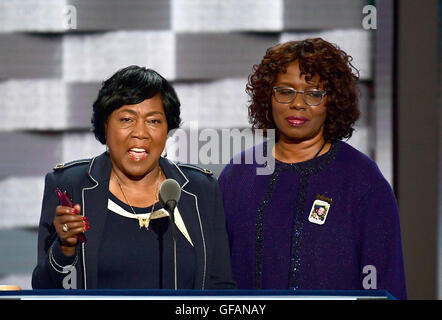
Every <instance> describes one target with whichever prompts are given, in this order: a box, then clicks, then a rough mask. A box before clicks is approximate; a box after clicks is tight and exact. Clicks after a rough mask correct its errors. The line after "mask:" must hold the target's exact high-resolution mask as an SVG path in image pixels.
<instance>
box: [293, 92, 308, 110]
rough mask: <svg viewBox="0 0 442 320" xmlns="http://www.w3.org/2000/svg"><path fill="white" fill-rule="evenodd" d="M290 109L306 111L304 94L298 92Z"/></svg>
mask: <svg viewBox="0 0 442 320" xmlns="http://www.w3.org/2000/svg"><path fill="white" fill-rule="evenodd" d="M289 108H290V109H296V110H299V109H306V108H307V105H306V104H305V101H304V97H303V93H302V92H301V93H300V92H297V93H296V97H295V99H293V101H292V103H290V105H289Z"/></svg>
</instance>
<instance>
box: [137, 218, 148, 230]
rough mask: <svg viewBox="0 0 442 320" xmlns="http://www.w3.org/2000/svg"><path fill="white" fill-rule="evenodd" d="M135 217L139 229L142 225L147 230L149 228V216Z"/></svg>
mask: <svg viewBox="0 0 442 320" xmlns="http://www.w3.org/2000/svg"><path fill="white" fill-rule="evenodd" d="M137 218H138V223H139V224H140V229H141V228H142V227H145V228H146V229H147V230H149V222H150V217H149V218H146V219H143V218H140V217H138V216H137Z"/></svg>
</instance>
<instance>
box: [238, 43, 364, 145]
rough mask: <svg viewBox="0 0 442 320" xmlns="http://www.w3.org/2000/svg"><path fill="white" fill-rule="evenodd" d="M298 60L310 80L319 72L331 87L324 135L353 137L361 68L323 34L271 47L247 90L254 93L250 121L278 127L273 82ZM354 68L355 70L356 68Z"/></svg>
mask: <svg viewBox="0 0 442 320" xmlns="http://www.w3.org/2000/svg"><path fill="white" fill-rule="evenodd" d="M295 60H298V62H299V68H300V71H301V74H302V75H305V78H306V80H307V81H309V80H311V79H312V78H313V77H314V76H315V75H316V74H317V75H319V78H320V82H321V84H322V86H323V88H324V90H326V91H327V102H326V107H327V118H326V120H325V124H324V138H325V139H326V140H329V141H336V140H341V139H343V138H350V137H351V135H352V134H353V131H354V129H353V125H354V123H355V122H356V120H357V119H358V118H359V115H360V111H359V108H358V100H359V99H358V96H359V92H358V90H357V81H358V79H359V72H358V71H357V70H356V68H355V67H354V66H353V65H352V64H351V61H352V60H353V59H352V57H351V56H349V55H348V54H346V53H345V52H344V51H342V50H341V49H339V48H338V47H337V46H336V45H333V44H331V43H329V42H327V41H325V40H323V39H321V38H314V39H305V40H302V41H289V42H285V43H282V44H278V45H275V46H273V47H270V48H269V49H267V52H266V54H265V56H264V57H263V59H262V61H261V63H260V64H256V65H254V66H253V73H252V74H251V75H250V76H249V81H248V84H247V87H246V92H247V94H248V95H249V96H250V98H251V99H250V101H249V102H250V105H249V121H250V123H251V124H252V126H253V128H254V129H277V128H276V125H275V122H274V121H273V119H272V118H271V114H272V112H271V105H272V103H271V101H272V94H273V86H274V84H275V82H276V78H277V76H278V74H279V73H280V72H286V70H287V67H288V66H289V64H290V63H292V62H294V61H295ZM353 71H354V72H353Z"/></svg>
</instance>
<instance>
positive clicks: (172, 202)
mask: <svg viewBox="0 0 442 320" xmlns="http://www.w3.org/2000/svg"><path fill="white" fill-rule="evenodd" d="M176 205H177V203H176V201H175V200H169V201H167V203H166V210H167V212H168V213H169V216H170V219H171V221H172V237H173V267H174V280H175V290H178V274H177V263H176V225H175V212H174V211H175V207H176Z"/></svg>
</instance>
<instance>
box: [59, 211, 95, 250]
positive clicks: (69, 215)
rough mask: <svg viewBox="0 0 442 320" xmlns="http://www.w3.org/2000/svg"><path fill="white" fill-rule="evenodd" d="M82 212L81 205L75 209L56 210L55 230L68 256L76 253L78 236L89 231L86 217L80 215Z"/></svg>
mask: <svg viewBox="0 0 442 320" xmlns="http://www.w3.org/2000/svg"><path fill="white" fill-rule="evenodd" d="M80 212H81V207H80V205H79V204H76V205H75V206H74V207H73V208H70V207H64V206H57V208H56V209H55V218H54V226H55V230H56V231H57V234H58V237H59V238H60V243H61V249H62V250H63V252H64V254H65V255H67V256H71V255H73V254H74V253H75V246H76V245H77V242H78V237H77V236H78V234H80V233H83V232H85V231H86V230H88V229H89V225H88V223H87V219H86V217H83V216H82V215H80Z"/></svg>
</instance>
